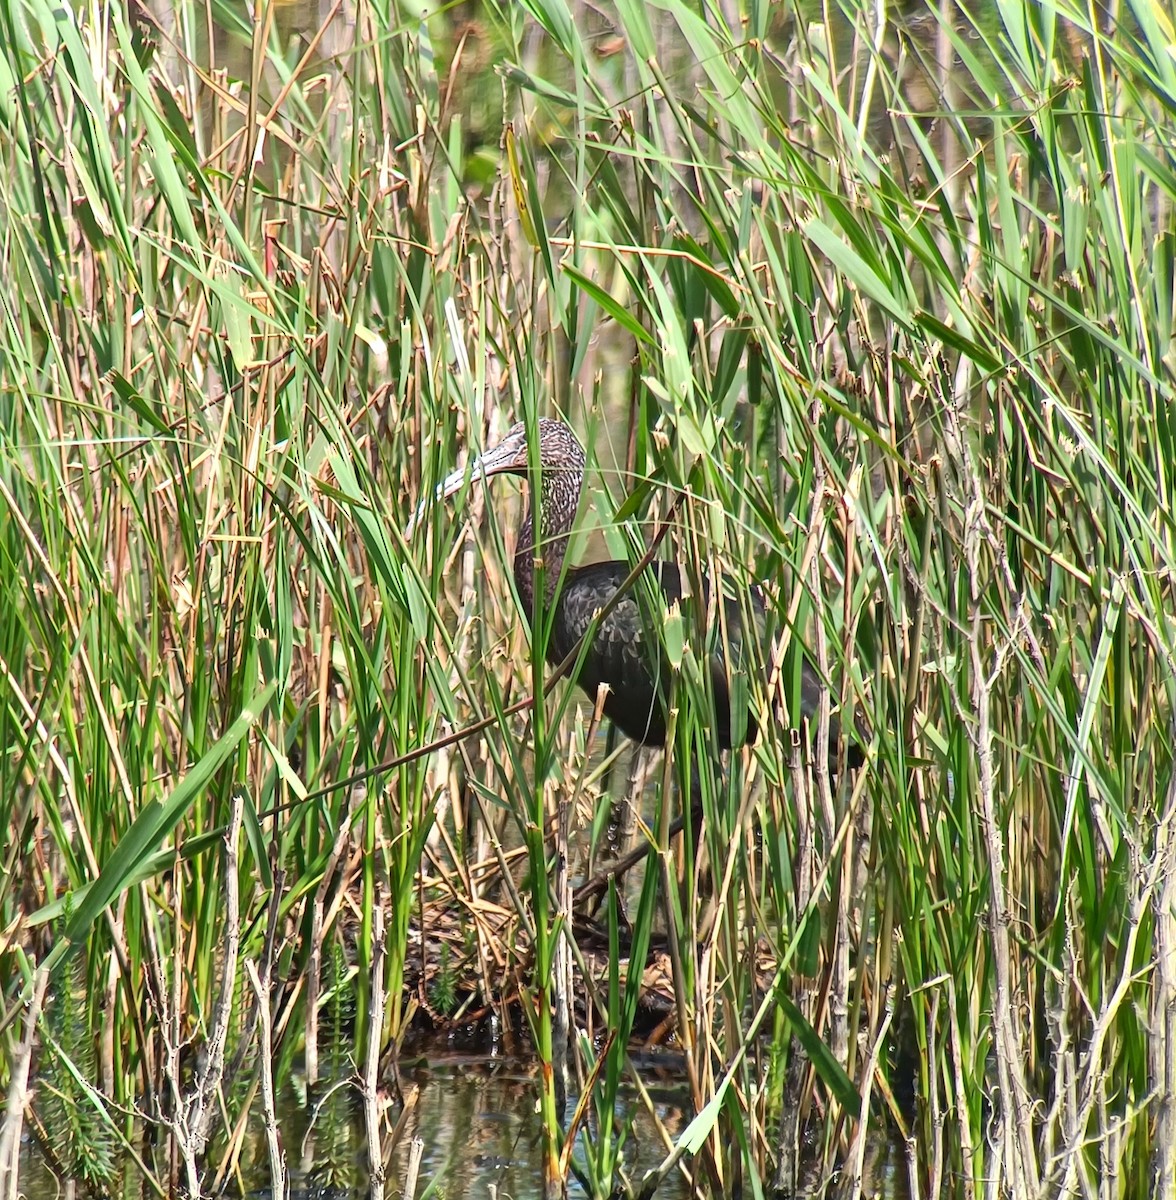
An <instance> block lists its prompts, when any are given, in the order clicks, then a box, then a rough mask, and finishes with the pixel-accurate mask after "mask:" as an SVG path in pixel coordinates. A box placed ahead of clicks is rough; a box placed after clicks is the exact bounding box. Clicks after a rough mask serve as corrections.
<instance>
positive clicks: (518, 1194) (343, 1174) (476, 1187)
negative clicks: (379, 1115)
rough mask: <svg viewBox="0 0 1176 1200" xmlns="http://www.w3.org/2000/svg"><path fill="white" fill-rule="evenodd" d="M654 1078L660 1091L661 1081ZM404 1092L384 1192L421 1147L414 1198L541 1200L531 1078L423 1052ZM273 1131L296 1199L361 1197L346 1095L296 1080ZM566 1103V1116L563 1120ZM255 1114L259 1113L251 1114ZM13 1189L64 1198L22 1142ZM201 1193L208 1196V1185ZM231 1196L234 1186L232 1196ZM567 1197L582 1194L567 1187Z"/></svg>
mask: <svg viewBox="0 0 1176 1200" xmlns="http://www.w3.org/2000/svg"><path fill="white" fill-rule="evenodd" d="M659 1075H661V1076H662V1078H663V1080H664V1082H658V1076H659ZM666 1075H667V1072H666V1070H665V1069H664V1068H657V1067H655V1068H654V1069H653V1070H647V1071H643V1079H644V1081H645V1086H646V1088H647V1090H648V1091H649V1093H650V1097H651V1099H652V1101H653V1106H654V1112H655V1113H656V1114H657V1118H658V1120H660V1121H661V1122H662V1124H663V1125H664V1126H665V1128H666V1130H667V1131H668V1133H669V1134H670V1136H671V1137H674V1136H676V1135H677V1134H679V1133H680V1132H681V1131H682V1129H684V1128H685V1126H686V1123H687V1121H688V1116H687V1114H686V1111H685V1109H684V1107H683V1105H684V1104H685V1102H686V1099H687V1096H686V1092H685V1091H684V1089H682V1088H681V1087H680V1086H679V1085H678V1084H677V1082H676V1081H673V1080H671V1079H666ZM401 1082H402V1085H403V1088H404V1091H405V1093H406V1094H409V1095H415V1101H414V1102H413V1103H412V1104H411V1105H410V1111H409V1114H408V1116H407V1118H406V1120H405V1122H404V1128H403V1131H402V1132H401V1135H400V1139H399V1141H398V1143H397V1145H396V1147H395V1149H394V1150H393V1152H392V1154H391V1157H390V1160H389V1164H388V1177H387V1181H386V1185H385V1187H386V1194H387V1195H389V1196H396V1195H399V1194H400V1193H401V1190H402V1188H403V1185H404V1176H405V1171H406V1168H407V1165H408V1153H409V1143H410V1141H411V1140H412V1139H413V1138H420V1139H421V1141H422V1142H423V1151H424V1153H423V1157H422V1160H421V1166H420V1174H419V1176H418V1182H417V1188H416V1194H417V1196H418V1197H419V1196H422V1195H423V1194H424V1193H425V1191H426V1189H427V1188H430V1187H432V1188H433V1189H434V1190H433V1193H432V1194H434V1195H444V1196H480V1197H492V1196H495V1195H497V1196H499V1197H505V1196H510V1197H513V1198H514V1200H530V1198H532V1197H541V1196H542V1194H543V1188H542V1173H541V1162H540V1149H541V1143H540V1125H539V1118H538V1116H537V1114H536V1112H535V1098H536V1095H537V1092H536V1087H535V1080H534V1075H533V1072H532V1071H531V1070H530V1069H529V1068H528V1064H527V1063H525V1062H523V1061H520V1060H509V1059H505V1058H502V1059H495V1058H491V1059H487V1058H486V1057H485V1056H478V1057H472V1056H462V1055H457V1054H440V1055H438V1054H432V1055H430V1056H429V1059H428V1061H427V1064H426V1065H420V1066H416V1067H412V1068H405V1069H403V1070H402V1079H401ZM280 1104H281V1108H280V1111H279V1113H278V1126H279V1130H280V1133H281V1137H282V1146H283V1150H284V1152H285V1156H286V1162H287V1169H288V1171H289V1174H290V1187H291V1194H292V1195H293V1196H300V1195H301V1196H320V1197H322V1196H360V1195H366V1193H367V1152H366V1146H365V1142H364V1126H363V1114H362V1111H361V1109H360V1105H359V1098H358V1094H357V1093H356V1092H355V1091H354V1089H349V1088H342V1089H338V1090H335V1091H333V1092H332V1093H331V1096H330V1098H329V1099H327V1100H326V1101H325V1102H323V1103H321V1104H316V1103H314V1102H311V1101H308V1099H307V1098H306V1094H305V1088H303V1087H299V1086H298V1082H297V1081H292V1083H291V1084H290V1085H289V1086H287V1087H286V1088H285V1089H284V1090H283V1093H282V1096H281V1097H280ZM571 1107H572V1106H571V1105H569V1115H570V1112H571ZM254 1109H255V1111H258V1112H259V1111H260V1106H259V1105H256V1104H255V1105H254ZM400 1111H401V1110H400V1106H399V1105H393V1106H392V1107H391V1110H390V1112H389V1114H388V1116H387V1128H391V1127H392V1126H394V1125H395V1124H396V1122H397V1118H398V1116H399V1114H400ZM622 1116H623V1117H626V1118H631V1119H632V1121H633V1128H632V1132H631V1134H630V1136H629V1139H628V1141H627V1143H626V1147H625V1149H626V1152H627V1153H626V1157H625V1162H626V1164H627V1168H628V1171H629V1174H630V1178H632V1177H633V1176H634V1175H636V1176H637V1177H639V1176H640V1175H641V1174H642V1173H644V1172H645V1171H646V1170H648V1169H649V1168H650V1167H653V1166H655V1165H656V1164H657V1163H658V1162H660V1161H661V1159H662V1157H663V1156H664V1154H665V1148H664V1145H663V1143H662V1141H661V1139H660V1137H659V1136H658V1134H657V1131H656V1127H655V1124H654V1121H653V1119H652V1118H651V1117H650V1115H649V1113H648V1112H647V1111H646V1109H645V1108H644V1106H643V1105H642V1104H641V1103H640V1101H639V1100H638V1098H637V1096H636V1094H635V1093H634V1092H632V1091H629V1092H628V1093H627V1094H626V1096H625V1098H624V1105H623V1106H622ZM127 1170H128V1172H129V1174H130V1179H129V1181H128V1185H127V1186H126V1187H125V1188H124V1189H123V1190H122V1191H121V1194H122V1195H124V1196H127V1195H138V1194H144V1195H146V1194H148V1193H147V1189H146V1188H145V1187H143V1188H140V1187H139V1186H138V1182H139V1180H138V1176H137V1173H136V1172H135V1169H134V1167H133V1166H132V1165H131V1164H130V1163H129V1161H128V1163H127ZM20 1171H21V1174H20V1187H21V1191H22V1192H23V1194H24V1195H25V1196H26V1197H28V1200H58V1198H59V1197H60V1196H61V1188H60V1185H59V1184H58V1182H57V1181H56V1180H55V1179H54V1177H53V1175H52V1173H51V1172H50V1171H49V1169H48V1167H47V1166H46V1164H45V1162H44V1160H43V1158H42V1156H41V1154H40V1153H39V1151H38V1150H37V1149H36V1147H35V1146H33V1145H32V1144H31V1143H30V1142H29V1141H28V1140H27V1139H26V1142H25V1145H24V1147H23V1152H22V1156H21V1168H20ZM240 1183H241V1185H242V1186H243V1188H244V1189H245V1191H246V1192H247V1193H249V1194H252V1195H264V1194H269V1192H270V1179H269V1166H268V1160H267V1157H266V1152H265V1146H264V1144H263V1131H262V1129H261V1128H260V1122H255V1123H254V1128H253V1129H252V1130H251V1133H250V1135H249V1136H248V1137H247V1139H246V1145H245V1147H244V1150H243V1153H242V1170H241V1178H240ZM206 1186H210V1185H207V1184H206ZM229 1190H230V1192H235V1191H236V1189H235V1188H230V1189H229ZM657 1194H658V1196H659V1198H660V1197H665V1198H667V1200H675V1198H678V1197H683V1196H685V1195H687V1189H686V1186H685V1184H684V1182H683V1181H681V1179H680V1177H679V1179H674V1178H670V1179H668V1180H667V1181H666V1182H665V1183H664V1184H663V1186H662V1187H661V1188H660V1189H659V1190H658V1193H657ZM568 1195H569V1196H570V1197H575V1198H582V1197H585V1196H586V1193H585V1192H584V1190H583V1189H582V1188H581V1187H580V1186H579V1184H577V1183H576V1182H575V1180H573V1181H572V1183H571V1186H570V1187H569V1191H568Z"/></svg>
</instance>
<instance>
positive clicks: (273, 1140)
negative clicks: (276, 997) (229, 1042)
mask: <svg viewBox="0 0 1176 1200" xmlns="http://www.w3.org/2000/svg"><path fill="white" fill-rule="evenodd" d="M245 970H246V972H247V973H248V975H249V982H250V984H252V986H253V994H254V996H255V997H256V1000H257V1016H258V1021H259V1023H260V1025H261V1033H260V1036H259V1038H258V1047H257V1049H258V1064H257V1065H258V1072H259V1075H260V1077H261V1108H262V1113H263V1115H264V1119H265V1141H266V1147H267V1149H268V1150H269V1163H270V1186H271V1189H272V1190H271V1193H270V1194H271V1195H273V1196H275V1197H279V1198H281V1200H284V1197H285V1195H286V1162H285V1158H284V1156H283V1154H282V1144H281V1141H280V1139H279V1138H278V1114H277V1106H276V1103H275V1101H274V1054H273V1051H274V1042H273V1032H274V1031H273V1013H272V1012H271V1011H270V973H269V969H268V967H267V969H266V972H265V976H264V978H263V977H262V976H260V975H259V974H258V972H257V965H256V964H255V963H254V962H253V961H252V960H250V961H249V962H247V963H246V964H245Z"/></svg>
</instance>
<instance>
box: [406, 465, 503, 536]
mask: <svg viewBox="0 0 1176 1200" xmlns="http://www.w3.org/2000/svg"><path fill="white" fill-rule="evenodd" d="M517 462H518V450H517V447H515V446H512V445H509V444H507V443H506V442H503V443H501V444H500V445H497V446H495V447H494V449H492V450H487V451H486V452H485V453H484V454H479V455H478V457H477V458H475V459H474V461H473V462H472V463H468V464H467V465H466V466H464V467H459V468H458V469H457V470H456V471H453V472H451V473H450V474H448V475H446V477H445V478H444V479H443V480H442V481H441V482H440V483H439V484H438V485H437V488H436V490H435V491H434V492H433V494H432V495H431V496H425V497H424V499H423V500H421V502H420V504H418V505H417V506H416V511H415V512H414V513H413V514H412V516H411V517H410V518H409V522H408V524H407V525H406V526H405V527H404V536H405V537H406V538H410V537H412V535H413V533H415V532H416V530H417V529H418V528H419V527H420V524H421V522H422V521H423V520H424V518H425V513H427V512H428V511H429V508H430V507H431V506H432V505H434V504H437V503H438V502H439V501H441V500H447V499H448V498H449V497H450V496H452V495H453V494H454V493H455V492H460V491H461V489H462V488H463V487H464V486H465V483H466V480H467V479H468V480H470V481H472V480H474V479H489V478H490V476H491V475H502V474H504V473H506V472H508V471H513V470H516V469H517Z"/></svg>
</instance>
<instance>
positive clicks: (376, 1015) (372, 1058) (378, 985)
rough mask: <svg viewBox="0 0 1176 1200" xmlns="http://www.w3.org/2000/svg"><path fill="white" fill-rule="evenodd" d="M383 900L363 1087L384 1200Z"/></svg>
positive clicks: (376, 1195) (377, 1195) (372, 1169)
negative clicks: (381, 1119)
mask: <svg viewBox="0 0 1176 1200" xmlns="http://www.w3.org/2000/svg"><path fill="white" fill-rule="evenodd" d="M385 954H386V947H385V937H384V903H383V897H382V896H381V895H380V894H379V893H377V895H376V903H375V905H374V906H373V910H372V971H371V1008H370V1009H369V1011H368V1035H367V1057H366V1058H365V1060H364V1068H363V1075H362V1077H361V1080H360V1087H361V1090H362V1094H363V1117H364V1126H365V1129H366V1132H367V1148H368V1171H369V1173H370V1175H371V1189H370V1194H371V1200H384V1178H385V1171H384V1148H383V1144H382V1141H381V1138H380V1093H379V1077H380V1036H381V1033H382V1031H383V1027H384V958H385Z"/></svg>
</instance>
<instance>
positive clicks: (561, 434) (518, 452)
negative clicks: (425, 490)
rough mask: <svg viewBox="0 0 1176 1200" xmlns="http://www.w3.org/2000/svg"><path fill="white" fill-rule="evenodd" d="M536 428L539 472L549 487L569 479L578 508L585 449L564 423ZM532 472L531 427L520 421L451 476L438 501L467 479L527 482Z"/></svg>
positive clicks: (544, 419) (543, 421)
mask: <svg viewBox="0 0 1176 1200" xmlns="http://www.w3.org/2000/svg"><path fill="white" fill-rule="evenodd" d="M536 428H537V432H538V435H539V469H540V471H541V473H542V474H543V476H544V477H545V478H546V479H547V480H548V484H549V485H551V484H556V486H557V487H558V481H559V479H560V478H561V477H563V478H564V479H568V481H569V483H570V484H571V485H572V486H571V487H570V488H568V494H569V496H570V497H572V498H573V499H572V504H573V508H574V498H575V497H578V495H579V487H580V477H581V476H582V475H583V473H584V449H583V447H582V446H581V445H580V443H579V442H578V441H577V440H576V435H575V434H574V433H573V432H572V431H571V430H570V429H569V428H568V427H567V426H566V425H565V424H564V423H563V422H562V421H555V420H552V419H551V418H550V417H542V418H540V420H539V422H538V425H537V427H536ZM530 470H531V463H530V456H529V454H528V450H527V427H526V425H525V424H524V423H523V422H522V421H519V422H518V423H517V424H515V425H512V426H511V427H510V429H509V430H508V431H507V434H506V436H505V437H504V438H503V439H502V441H500V442H499V443H498V445H496V446H494V447H492V448H491V449H489V450H487V451H485V452H484V453H483V454H480V455H479V456H478V457H477V458H476V459H474V461H473V462H472V463H471V464H470V465H469V467H463V468H461V469H460V470H457V471H454V472H453V474H451V475H449V476H447V477H446V478H445V479H444V480H443V481H442V483H441V484H440V486H439V487H438V488H437V492H436V499H437V500H442V499H444V498H446V497H447V496H452V495H453V494H454V493H455V492H459V491H461V489H462V487H463V486H464V484H465V482H466V480H467V479H477V478H479V477H481V478H483V479H489V478H490V477H491V476H492V475H521V476H522V477H523V478H526V477H527V476H528V475H529V474H530ZM560 490H563V489H562V488H561V489H560ZM425 507H426V504H425V502H424V501H422V503H421V505H420V507H419V508H418V509H417V511H416V513H415V514H414V515H413V519H412V521H411V522H410V524H409V528H408V530H407V531H406V533H411V532H412V530H413V529H414V528H415V527H416V526H417V525H418V523H419V522H420V519H421V518H422V516H423V515H424V510H425Z"/></svg>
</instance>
